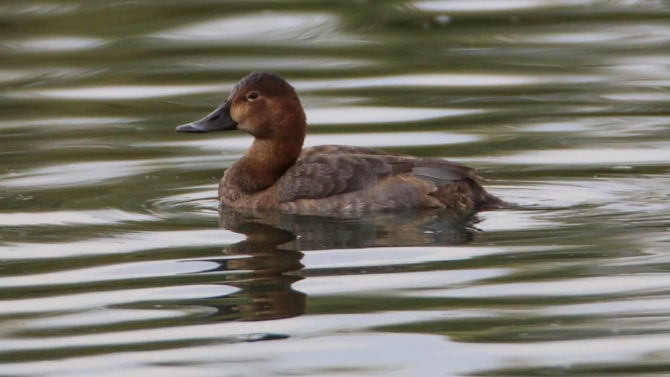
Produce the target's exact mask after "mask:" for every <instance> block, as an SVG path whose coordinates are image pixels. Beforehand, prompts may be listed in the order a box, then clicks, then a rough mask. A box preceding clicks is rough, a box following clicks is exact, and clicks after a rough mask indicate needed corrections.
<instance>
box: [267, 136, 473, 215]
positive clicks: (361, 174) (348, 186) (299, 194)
mask: <svg viewBox="0 0 670 377" xmlns="http://www.w3.org/2000/svg"><path fill="white" fill-rule="evenodd" d="M345 148H351V149H349V150H342V149H339V150H337V152H336V153H334V152H333V153H307V154H305V153H303V155H302V156H301V158H300V159H299V160H298V161H296V163H295V165H294V166H292V167H291V168H290V169H289V170H288V171H286V173H285V174H284V175H283V176H282V177H281V178H280V179H279V181H278V182H277V194H278V200H279V201H280V202H290V201H293V200H297V199H321V198H326V197H331V196H335V195H339V194H345V193H348V192H352V191H358V190H364V189H367V188H371V187H373V186H374V185H376V184H377V183H378V182H380V181H381V180H383V179H386V178H388V177H391V176H396V175H401V174H405V175H408V176H413V177H415V178H419V179H420V180H423V181H428V182H431V183H432V184H434V187H435V188H437V187H440V186H443V185H446V184H449V183H451V182H455V181H459V180H462V179H465V178H476V175H474V171H473V169H472V168H469V167H467V166H464V165H460V164H456V163H453V162H449V161H446V160H441V159H422V158H418V157H412V156H405V155H390V154H384V152H381V151H377V150H373V149H365V148H355V147H345ZM310 149H312V148H310ZM367 151H370V152H372V153H371V154H366V153H365V152H367ZM431 186H432V185H431Z"/></svg>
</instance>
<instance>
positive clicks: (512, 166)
mask: <svg viewBox="0 0 670 377" xmlns="http://www.w3.org/2000/svg"><path fill="white" fill-rule="evenodd" d="M669 21H670V3H668V2H667V1H662V0H649V1H645V0H639V1H635V0H632V1H631V0H620V1H619V0H614V1H600V0H584V1H579V0H578V1H574V0H558V1H543V0H528V1H526V0H523V1H521V0H510V1H483V0H481V1H479V0H478V1H468V2H463V1H450V0H426V1H395V0H384V1H381V0H380V1H372V0H368V1H359V0H349V1H345V0H342V1H247V0H245V1H211V0H198V1H189V2H182V1H158V0H145V1H135V2H127V1H90V0H89V1H83V0H59V1H37V0H5V1H4V2H2V3H1V4H0V35H1V36H2V38H0V56H1V57H2V58H1V59H0V268H1V269H0V289H1V291H0V292H2V293H1V295H0V319H1V321H0V322H1V323H2V324H1V325H0V375H1V376H72V375H96V376H106V375H108V376H119V375H149V374H159V375H187V376H196V375H198V376H200V375H202V376H205V375H216V376H241V375H245V376H246V375H248V376H264V375H310V376H321V375H332V374H339V375H346V376H374V375H384V376H420V375H424V376H436V375H450V376H451V375H491V376H522V375H523V376H538V375H572V376H586V375H588V376H603V375H635V376H645V375H648V376H651V375H663V374H664V373H667V372H666V371H667V370H670V365H669V363H668V357H667V355H668V352H669V350H670V349H669V347H668V344H670V339H669V338H668V326H667V322H668V315H669V313H670V299H669V298H668V297H669V296H668V295H669V293H670V291H669V290H668V286H669V284H668V282H669V281H670V280H669V278H668V274H667V273H668V265H670V264H669V263H670V255H669V254H668V250H667V245H668V241H669V238H668V235H667V231H668V220H670V216H669V215H668V214H669V213H670V196H668V189H667V188H668V187H669V186H670V174H669V172H670V153H668V150H670V111H668V108H669V107H668V103H669V101H670V95H669V94H668V87H669V86H670V69H669V68H668V67H670V22H669ZM254 70H270V71H273V72H274V73H277V74H279V75H281V76H283V77H285V78H287V79H288V80H289V81H290V82H291V83H292V84H293V85H294V86H295V87H296V89H297V90H298V93H299V95H300V97H301V100H302V102H303V104H304V105H305V108H306V112H307V116H308V121H309V123H310V127H309V130H308V134H309V136H308V139H307V142H306V143H307V145H318V144H327V143H328V144H330V143H338V144H350V145H360V146H366V147H374V148H381V149H386V150H389V151H393V152H400V153H409V154H414V155H418V156H426V157H442V158H448V159H452V160H455V161H458V162H462V163H466V164H468V165H471V166H473V167H476V168H477V169H478V170H479V173H480V174H481V175H482V176H484V177H486V178H488V179H489V182H488V183H487V187H488V188H490V190H491V191H492V192H493V193H495V194H496V195H499V196H500V197H502V198H504V199H506V200H508V201H510V202H514V203H518V204H519V205H520V207H521V208H518V209H514V210H509V211H497V212H484V213H480V214H478V215H476V216H471V217H467V218H463V217H458V216H453V215H452V214H448V213H441V212H440V213H435V212H416V213H404V214H378V215H374V216H366V217H363V218H355V219H354V218H349V219H347V218H316V217H300V216H293V215H286V214H276V213H275V214H268V213H239V212H230V211H223V212H219V211H218V207H217V203H216V200H215V196H216V186H217V184H218V181H219V179H220V177H221V175H222V172H223V171H224V169H225V168H227V167H228V166H230V164H231V163H232V162H234V161H235V160H236V159H237V158H239V156H240V155H241V154H242V153H243V152H244V150H245V148H246V147H247V146H248V145H249V143H250V140H249V138H248V137H246V136H244V135H242V134H240V133H238V134H235V133H233V134H221V135H202V136H200V135H189V136H188V137H177V135H175V134H174V127H175V126H176V125H179V124H182V123H185V122H187V121H190V120H193V119H197V118H199V117H200V116H201V115H202V114H204V113H207V112H208V111H209V110H210V109H212V108H213V107H214V106H216V105H217V104H218V103H220V102H221V100H222V99H223V97H224V96H225V95H226V93H227V92H228V91H229V90H230V88H231V87H232V85H233V84H234V83H235V82H236V81H237V80H238V79H239V78H241V77H243V76H244V75H246V74H247V73H248V72H250V71H254Z"/></svg>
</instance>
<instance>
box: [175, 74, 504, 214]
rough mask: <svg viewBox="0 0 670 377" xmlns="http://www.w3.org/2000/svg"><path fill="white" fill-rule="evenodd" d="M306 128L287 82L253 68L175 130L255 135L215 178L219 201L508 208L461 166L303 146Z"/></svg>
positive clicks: (295, 208) (347, 207)
mask: <svg viewBox="0 0 670 377" xmlns="http://www.w3.org/2000/svg"><path fill="white" fill-rule="evenodd" d="M306 128H307V122H306V118H305V112H304V111H303V109H302V106H301V105H300V100H299V99H298V95H297V94H296V92H295V90H294V89H293V87H292V86H291V85H289V84H288V83H287V82H286V81H284V80H283V79H282V78H280V77H278V76H276V75H273V74H271V73H264V72H254V73H251V74H249V75H248V76H246V77H245V78H243V79H242V80H241V81H240V82H239V83H237V85H235V87H234V88H233V91H232V93H230V95H229V96H228V98H227V99H226V100H225V101H224V102H223V103H222V104H221V105H220V106H219V107H218V108H217V109H216V110H214V111H213V112H212V113H211V114H209V115H208V116H206V117H205V118H203V119H201V120H199V121H196V122H193V123H189V124H185V125H183V126H179V127H177V132H210V131H231V130H238V129H239V130H242V131H245V132H247V133H249V134H251V135H252V136H253V137H254V142H253V144H252V145H251V147H250V148H249V150H247V152H246V153H245V155H244V156H243V157H242V158H241V159H240V160H239V161H237V162H236V163H235V164H233V165H232V166H231V167H230V168H229V169H228V170H227V171H226V173H225V174H224V176H223V179H221V183H220V184H219V199H220V200H221V203H222V204H223V205H224V206H230V207H238V208H256V209H278V210H282V211H290V212H298V213H313V214H331V213H338V212H340V213H341V212H364V211H380V210H408V209H420V208H453V209H459V210H467V211H478V210H485V209H495V208H502V207H505V206H506V204H505V202H503V201H502V200H500V199H498V198H496V197H495V196H493V195H491V194H489V193H487V192H486V191H485V190H484V188H483V187H482V186H481V185H480V184H479V183H478V180H480V178H479V177H478V176H477V175H476V174H474V171H473V169H472V168H469V167H467V166H464V165H460V164H456V163H453V162H449V161H445V160H442V159H439V158H418V157H413V156H408V155H402V154H393V153H387V152H383V151H380V150H376V149H369V148H360V147H351V146H340V145H323V146H318V147H312V148H307V149H305V150H303V149H302V144H303V141H304V139H305V132H306Z"/></svg>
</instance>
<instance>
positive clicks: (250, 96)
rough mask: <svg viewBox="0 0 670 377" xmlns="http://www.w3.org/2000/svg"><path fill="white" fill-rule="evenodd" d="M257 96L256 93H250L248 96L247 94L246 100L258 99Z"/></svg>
mask: <svg viewBox="0 0 670 377" xmlns="http://www.w3.org/2000/svg"><path fill="white" fill-rule="evenodd" d="M258 96H259V94H258V92H250V93H249V94H247V98H249V99H251V100H254V99H256V98H258Z"/></svg>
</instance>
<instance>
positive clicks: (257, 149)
mask: <svg viewBox="0 0 670 377" xmlns="http://www.w3.org/2000/svg"><path fill="white" fill-rule="evenodd" d="M304 138H305V133H304V132H297V133H295V134H292V135H290V136H288V137H284V138H280V139H255V140H254V142H253V144H251V147H250V148H249V150H247V153H245V154H244V156H243V157H242V158H241V159H239V160H238V161H237V162H236V163H235V164H234V165H233V166H231V167H230V169H228V171H227V172H226V183H227V184H230V185H233V186H235V187H236V188H237V189H239V190H241V191H243V192H246V193H254V192H258V191H262V190H265V189H267V188H268V187H270V186H272V185H273V184H274V183H275V182H276V181H277V180H278V179H279V178H280V177H281V176H282V175H283V174H284V173H285V172H286V170H288V168H290V167H291V166H293V164H295V162H296V160H297V159H298V157H299V156H300V153H301V152H302V143H303V141H304Z"/></svg>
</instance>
